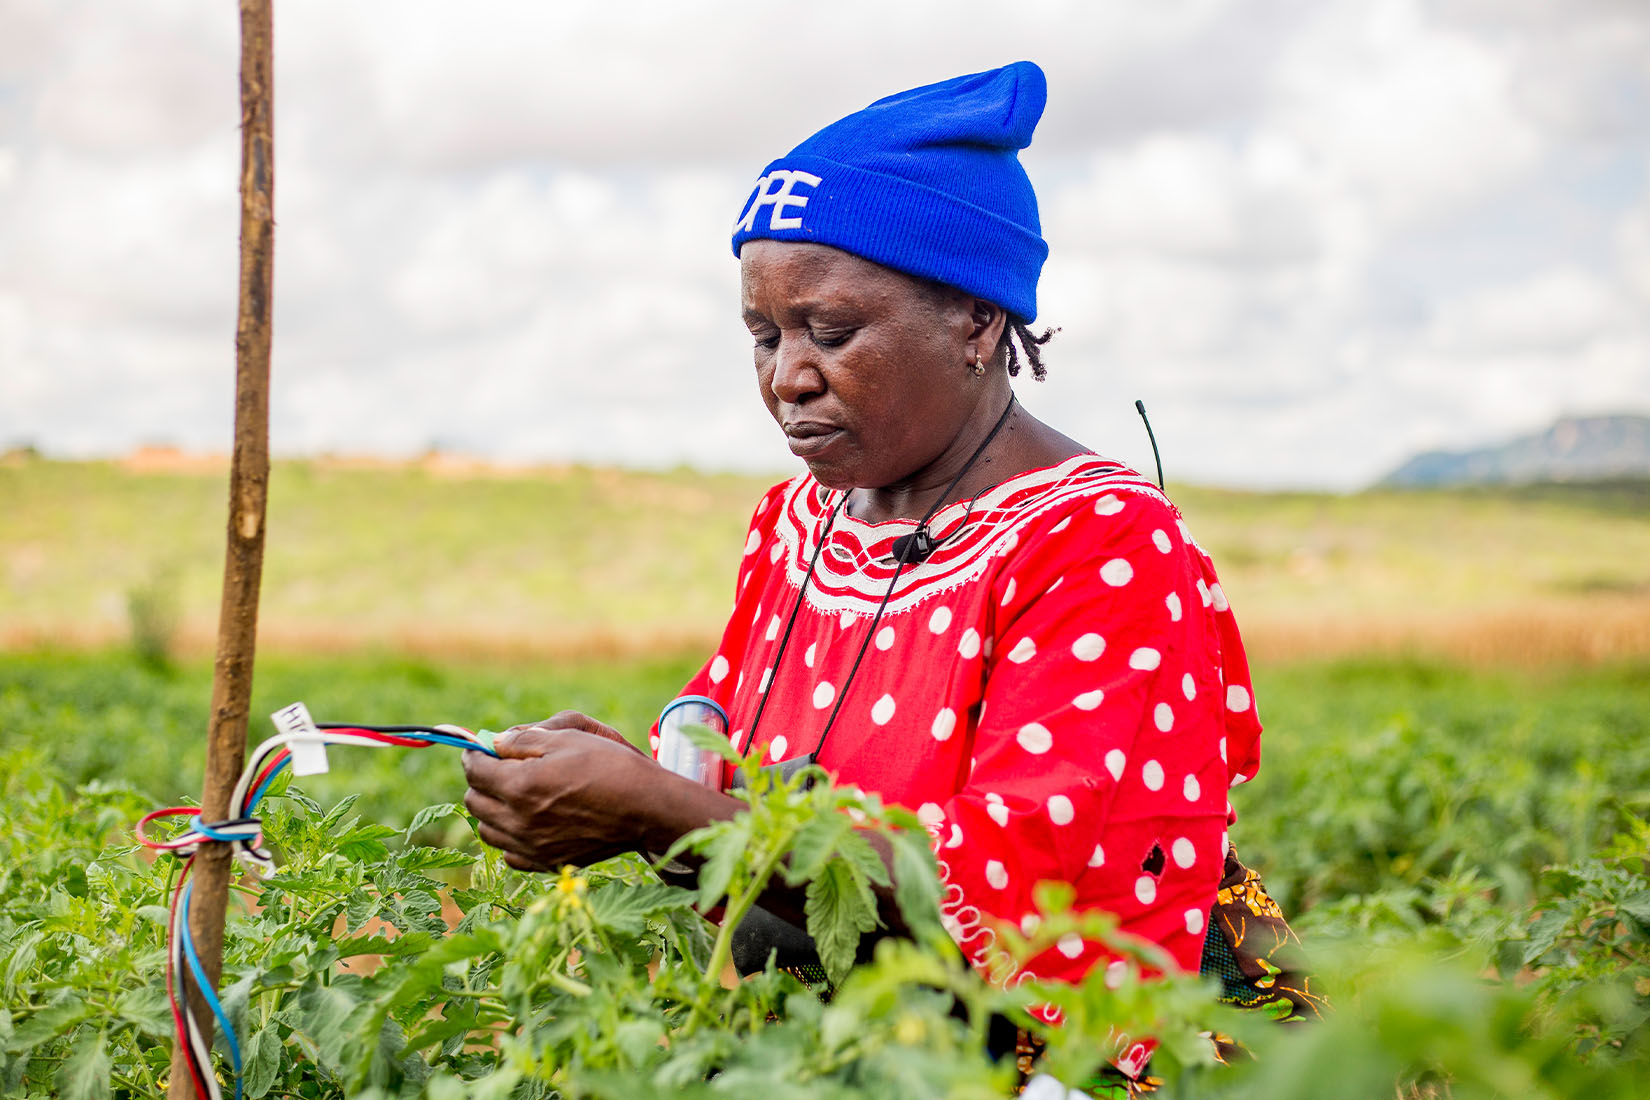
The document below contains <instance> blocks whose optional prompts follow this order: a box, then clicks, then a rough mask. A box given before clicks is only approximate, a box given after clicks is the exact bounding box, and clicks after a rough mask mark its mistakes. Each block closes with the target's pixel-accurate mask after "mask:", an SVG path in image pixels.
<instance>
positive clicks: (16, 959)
mask: <svg viewBox="0 0 1650 1100" xmlns="http://www.w3.org/2000/svg"><path fill="white" fill-rule="evenodd" d="M44 935H45V933H43V932H41V931H40V929H38V928H34V929H30V930H29V931H27V932H25V933H23V935H21V936H19V937H18V938H17V940H16V942H15V943H14V944H13V945H12V949H11V953H10V954H11V957H10V958H8V959H7V960H6V978H5V993H6V1000H7V1001H10V1000H11V999H12V998H13V997H15V996H16V995H17V982H18V979H19V978H21V977H22V976H23V973H24V972H25V971H26V970H28V969H29V968H30V967H32V966H34V958H35V951H36V950H37V949H38V947H39V945H40V940H41V938H42V937H43V936H44Z"/></svg>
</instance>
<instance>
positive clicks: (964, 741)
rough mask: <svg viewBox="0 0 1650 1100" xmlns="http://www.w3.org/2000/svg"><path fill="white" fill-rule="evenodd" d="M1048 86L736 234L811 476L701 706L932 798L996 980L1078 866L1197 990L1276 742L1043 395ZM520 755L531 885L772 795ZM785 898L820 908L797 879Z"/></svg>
mask: <svg viewBox="0 0 1650 1100" xmlns="http://www.w3.org/2000/svg"><path fill="white" fill-rule="evenodd" d="M1045 97H1046V88H1045V84H1044V81H1043V74H1042V72H1041V70H1039V69H1038V68H1037V67H1036V66H1035V65H1032V64H1030V63H1026V62H1021V63H1017V64H1014V65H1010V66H1007V67H1006V68H1003V69H999V70H995V71H993V72H988V73H980V74H975V75H972V76H966V77H960V78H957V79H955V80H950V81H946V82H943V83H940V84H935V85H930V86H927V87H923V88H918V89H915V90H913V91H910V92H906V93H903V94H900V95H896V96H892V97H890V98H888V99H884V100H880V101H878V102H877V103H874V104H872V105H871V106H870V107H868V108H866V109H865V110H863V111H860V112H857V113H855V114H853V115H850V116H848V117H847V118H845V119H842V120H840V121H839V122H836V123H834V124H832V125H831V126H828V127H826V128H825V129H824V130H822V131H820V132H819V133H818V134H815V135H814V136H813V137H811V138H809V139H808V140H807V141H805V142H803V143H802V144H801V145H799V146H797V147H796V149H794V150H792V152H791V153H789V154H787V155H786V156H785V157H782V158H780V159H779V160H777V161H775V162H773V163H772V164H770V165H769V166H768V169H767V170H766V171H765V172H764V174H763V176H762V178H761V179H760V180H759V181H758V183H757V185H756V187H755V189H754V190H753V192H752V195H751V197H750V198H749V199H748V200H747V202H746V205H745V208H744V209H743V210H742V211H741V216H740V218H739V220H738V222H737V223H736V225H735V230H734V236H733V249H734V253H735V255H736V256H738V258H739V262H740V270H741V295H742V306H743V314H744V319H745V323H746V325H747V326H748V327H749V329H750V331H751V334H752V336H753V338H754V340H755V352H754V355H755V363H756V378H757V385H758V390H759V392H760V394H761V396H762V399H763V402H764V403H765V404H766V406H767V409H768V412H769V414H770V415H771V416H772V417H773V418H774V420H775V422H776V423H777V424H778V426H779V427H780V429H781V430H782V431H783V432H784V434H785V436H786V439H787V441H788V442H789V445H790V448H791V450H792V452H793V453H794V454H796V455H797V456H798V457H800V458H801V459H802V460H803V462H804V463H805V464H806V466H807V469H808V472H807V473H806V474H804V475H800V476H798V477H796V478H794V479H792V480H791V481H789V482H786V483H785V484H783V485H780V486H777V487H775V488H774V489H772V490H770V491H769V492H768V493H767V494H766V495H765V496H764V497H763V499H762V500H761V502H760V503H759V504H758V506H757V508H756V512H755V515H754V517H753V519H752V521H751V526H750V531H749V535H748V537H747V539H746V541H745V544H744V556H743V560H742V562H741V565H740V568H739V575H738V581H737V589H736V591H737V597H736V604H735V607H734V610H733V614H732V616H731V618H730V619H729V622H728V626H727V629H726V632H725V634H724V635H723V640H722V644H721V646H720V647H719V648H718V650H717V652H716V653H715V654H714V655H713V656H712V657H711V658H710V660H709V661H707V662H706V664H705V666H704V668H703V669H702V670H701V671H700V673H699V674H698V675H697V676H695V677H694V678H693V679H692V680H691V681H690V682H689V683H688V685H687V687H686V688H685V692H686V693H691V694H700V695H706V696H709V697H711V698H713V699H715V700H716V701H717V702H718V703H719V704H720V705H721V706H722V707H723V708H724V709H725V710H726V711H727V713H728V715H729V717H730V725H731V729H732V731H733V737H734V740H735V742H736V743H737V744H738V745H739V747H740V748H741V749H751V748H757V749H760V750H761V751H762V752H763V754H764V760H767V761H774V762H780V761H786V760H791V759H795V758H798V757H804V756H809V755H812V756H814V757H815V758H816V759H817V761H818V763H819V764H820V765H822V766H823V767H824V768H826V769H827V770H828V771H830V772H831V773H832V774H834V775H835V777H836V778H837V780H838V781H839V782H843V783H853V784H857V785H859V786H860V787H862V788H864V789H866V790H868V791H874V792H877V793H879V794H881V795H882V797H883V798H884V799H885V800H888V801H892V802H898V803H901V804H903V805H906V806H908V807H909V808H911V809H913V810H915V811H916V812H917V814H918V815H919V816H920V817H921V819H922V820H923V821H924V822H925V823H926V824H927V825H928V826H929V828H930V830H931V832H932V835H933V837H934V843H935V850H936V853H937V855H938V858H939V866H940V870H941V873H942V876H943V878H944V886H945V891H946V894H945V899H944V906H943V910H944V916H945V919H946V923H947V927H948V929H949V930H950V932H951V933H952V935H953V937H954V938H955V939H956V940H957V942H958V944H959V945H960V946H961V948H962V950H963V951H964V952H965V954H967V955H968V957H969V958H970V960H971V961H972V962H973V963H974V964H975V965H976V966H977V967H978V968H980V969H981V971H982V972H984V973H985V974H986V975H987V976H988V977H990V978H991V979H992V980H994V981H999V982H1005V981H1010V980H1014V979H1015V978H1016V975H1017V974H1018V973H1019V972H1020V971H1019V970H1018V968H1017V966H1016V964H1015V963H1014V962H1013V960H1011V959H1009V958H1008V957H1007V956H1006V954H1004V953H1002V952H1000V951H998V950H996V949H995V947H994V936H993V935H992V933H991V932H990V929H989V921H990V919H991V918H996V919H999V920H1010V921H1021V920H1023V919H1024V918H1025V917H1026V916H1027V915H1028V914H1030V913H1031V910H1032V901H1031V898H1032V889H1033V887H1034V886H1035V885H1036V884H1037V883H1038V882H1039V881H1042V880H1047V879H1059V880H1064V881H1067V882H1070V883H1072V884H1073V885H1074V886H1075V888H1076V891H1077V904H1078V905H1079V906H1080V907H1090V908H1102V909H1106V910H1110V911H1113V912H1115V913H1117V914H1118V915H1119V916H1120V917H1121V920H1122V927H1123V929H1124V930H1125V931H1127V932H1132V933H1135V934H1138V935H1141V936H1145V937H1146V938H1148V939H1151V940H1153V941H1155V942H1157V943H1159V944H1161V945H1162V946H1163V947H1164V948H1165V949H1166V950H1167V951H1168V952H1169V954H1170V955H1171V956H1172V957H1173V958H1174V960H1175V962H1176V963H1178V964H1179V965H1180V966H1181V967H1182V968H1184V969H1185V970H1188V971H1196V970H1197V969H1198V966H1199V962H1200V957H1201V954H1202V952H1203V948H1204V941H1205V931H1206V922H1207V921H1208V918H1209V914H1210V909H1211V905H1212V904H1213V903H1214V902H1215V899H1216V891H1217V888H1218V887H1219V886H1220V884H1221V879H1222V872H1223V868H1224V866H1225V863H1224V860H1225V857H1226V855H1227V850H1228V845H1227V841H1226V826H1227V823H1228V820H1229V818H1230V809H1229V805H1228V803H1227V801H1226V791H1227V788H1228V787H1229V786H1230V785H1232V784H1234V783H1238V782H1242V781H1243V780H1245V779H1247V778H1249V777H1251V776H1253V774H1254V772H1255V769H1256V767H1257V765H1258V761H1259V733H1260V726H1259V723H1258V722H1257V720H1256V717H1255V710H1254V706H1253V702H1252V696H1251V691H1250V683H1249V672H1248V668H1247V664H1246V660H1245V657H1244V653H1243V648H1242V645H1241V642H1240V641H1239V638H1238V633H1237V629H1236V626H1235V624H1234V622H1233V619H1232V616H1231V613H1230V611H1229V609H1228V607H1227V603H1226V599H1225V597H1224V595H1223V594H1222V592H1221V589H1220V585H1219V582H1218V580H1217V579H1216V576H1215V573H1214V570H1213V568H1212V567H1211V565H1210V563H1209V559H1208V558H1207V557H1206V556H1205V555H1204V553H1203V552H1202V551H1201V550H1200V549H1199V548H1198V547H1197V545H1196V544H1195V543H1194V542H1193V541H1192V540H1191V537H1190V535H1189V533H1188V532H1187V528H1186V526H1185V524H1184V523H1183V522H1182V521H1181V517H1180V514H1179V512H1178V511H1177V510H1176V509H1175V507H1174V506H1173V505H1172V504H1170V503H1169V502H1168V500H1167V499H1166V498H1165V497H1164V496H1163V495H1162V494H1161V493H1160V492H1159V491H1158V490H1157V488H1156V487H1155V486H1154V485H1152V484H1151V483H1150V482H1148V481H1146V480H1145V479H1143V478H1141V477H1140V476H1138V475H1137V474H1135V473H1133V472H1132V471H1130V470H1127V469H1125V468H1124V467H1122V466H1120V465H1118V464H1116V463H1114V462H1111V461H1108V460H1106V459H1103V458H1100V457H1098V456H1097V455H1095V454H1093V453H1091V452H1090V451H1089V450H1088V449H1087V448H1085V447H1084V446H1082V445H1081V444H1079V443H1076V442H1074V441H1073V440H1071V439H1069V438H1067V437H1066V436H1064V435H1062V434H1061V433H1060V432H1058V431H1056V430H1055V429H1053V428H1051V427H1049V426H1048V425H1046V424H1043V423H1042V422H1041V421H1039V420H1037V419H1036V418H1035V417H1033V416H1032V415H1031V414H1030V413H1028V412H1027V411H1026V410H1025V409H1024V408H1023V407H1022V406H1021V405H1020V404H1019V403H1018V402H1017V401H1016V400H1015V398H1014V393H1013V387H1012V384H1011V378H1012V377H1014V376H1016V375H1017V374H1018V373H1019V366H1020V362H1021V360H1022V359H1023V360H1025V361H1027V362H1029V364H1030V366H1031V370H1032V373H1033V375H1034V376H1035V377H1039V378H1040V377H1041V376H1042V374H1043V366H1042V362H1041V355H1040V351H1039V347H1040V345H1041V343H1042V342H1043V341H1044V340H1046V339H1047V335H1045V336H1043V337H1041V338H1038V337H1034V336H1032V334H1031V333H1030V331H1029V329H1027V327H1026V325H1027V324H1028V323H1029V322H1030V321H1032V320H1033V319H1034V318H1035V316H1036V312H1037V309H1036V286H1037V278H1038V274H1039V272H1040V270H1041V267H1042V263H1043V260H1044V258H1045V256H1046V255H1047V246H1046V245H1045V244H1044V242H1043V240H1042V238H1041V236H1040V228H1039V221H1038V216H1037V203H1036V197H1035V195H1034V194H1033V192H1032V188H1031V184H1030V181H1029V180H1028V179H1027V177H1026V175H1025V172H1024V170H1023V169H1022V168H1021V166H1020V163H1019V160H1018V156H1017V153H1018V150H1019V149H1022V148H1024V147H1025V146H1026V145H1028V144H1029V143H1030V141H1031V135H1032V131H1033V129H1034V128H1035V126H1036V124H1037V121H1038V119H1039V117H1040V116H1041V114H1042V110H1043V104H1044V100H1045ZM500 748H501V752H502V753H503V754H504V756H505V759H504V760H502V761H498V762H494V761H489V760H486V759H483V758H481V757H479V756H478V754H474V753H472V754H468V758H467V761H466V768H467V770H468V774H469V776H470V780H471V785H472V788H473V789H472V790H471V792H470V795H469V799H468V804H469V806H470V808H471V809H472V811H473V812H474V813H475V814H476V815H477V817H478V818H480V820H481V823H482V824H481V835H482V837H483V838H484V839H485V840H487V841H488V842H489V843H492V844H495V845H497V846H498V847H500V848H502V849H504V850H505V852H506V853H507V856H506V858H507V859H508V861H509V862H510V863H511V864H512V865H514V866H517V867H522V868H552V867H557V866H560V865H562V864H564V863H576V864H582V863H588V862H590V861H593V860H597V859H601V858H604V857H606V856H611V855H614V854H616V853H619V852H622V851H628V850H640V851H654V852H659V851H664V850H665V849H666V848H668V847H669V846H670V844H671V843H672V842H673V841H674V840H676V839H677V838H678V837H679V836H681V835H682V834H683V833H684V832H687V831H689V830H691V829H693V828H696V827H698V826H701V825H704V824H706V823H707V822H709V821H711V820H715V819H719V818H725V817H729V816H731V815H732V814H734V813H735V812H736V811H737V810H738V809H739V808H740V806H741V805H742V804H741V803H739V802H738V801H736V800H734V799H733V798H731V797H729V796H727V795H725V794H721V793H719V792H716V791H710V790H707V789H705V788H703V787H701V786H699V785H697V784H695V783H692V782H689V781H687V780H684V779H680V778H678V777H676V776H674V775H671V774H669V773H667V772H665V771H663V769H661V768H659V767H658V766H657V765H656V764H654V763H653V762H651V761H650V760H648V759H647V758H645V757H643V756H642V755H641V754H638V753H635V752H633V751H632V750H630V749H629V748H628V747H627V746H626V744H625V742H624V740H623V738H622V737H621V736H620V735H619V734H618V733H617V732H615V731H613V730H611V729H609V728H608V727H606V726H604V725H602V724H601V723H599V722H596V721H595V720H594V719H591V718H589V717H587V716H585V715H580V714H573V713H565V714H561V715H557V716H556V717H555V718H552V719H550V720H548V721H546V722H543V723H540V724H538V725H536V726H533V727H530V728H525V729H523V730H521V731H520V732H518V733H517V734H516V735H515V736H514V737H513V738H512V739H510V740H509V741H507V742H505V743H504V744H502V745H501V746H500ZM655 749H657V739H656V738H655ZM885 900H887V899H885ZM764 903H765V904H766V905H767V907H768V908H769V909H771V910H773V911H774V912H776V913H778V914H779V915H780V916H781V917H786V918H788V919H790V920H792V921H794V922H796V923H801V916H800V914H801V911H802V898H801V896H800V891H795V892H794V893H787V892H786V890H785V888H783V887H782V886H781V887H776V888H775V889H774V891H773V892H772V893H771V894H770V895H768V896H766V897H765V898H764ZM884 915H885V918H886V920H887V922H888V923H889V924H890V925H893V926H894V927H896V928H897V927H898V925H897V919H896V913H895V910H894V908H893V906H892V905H891V904H889V905H886V906H885V907H884ZM1106 958H1107V956H1106V955H1105V954H1104V952H1103V950H1102V948H1101V947H1100V945H1098V944H1092V943H1083V942H1069V943H1067V942H1062V944H1061V945H1060V948H1059V950H1057V951H1051V952H1049V953H1048V955H1047V956H1046V957H1043V958H1039V959H1036V960H1033V961H1032V963H1031V965H1030V968H1029V969H1031V970H1032V971H1034V972H1035V973H1036V975H1037V976H1038V977H1040V978H1044V979H1053V980H1076V979H1079V978H1080V977H1082V976H1083V975H1084V974H1085V973H1086V972H1088V971H1089V970H1090V969H1091V968H1092V967H1094V966H1095V965H1097V964H1101V963H1103V962H1104V961H1105V960H1106ZM755 961H756V962H757V963H758V964H759V963H760V959H758V960H755ZM1145 1056H1146V1051H1145V1049H1144V1048H1143V1047H1140V1048H1138V1049H1137V1050H1134V1051H1130V1052H1129V1053H1128V1054H1126V1055H1125V1057H1124V1058H1123V1059H1120V1064H1121V1068H1123V1069H1124V1070H1125V1071H1130V1072H1137V1071H1138V1070H1139V1068H1140V1064H1141V1063H1143V1062H1144V1059H1145Z"/></svg>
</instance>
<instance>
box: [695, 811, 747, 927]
mask: <svg viewBox="0 0 1650 1100" xmlns="http://www.w3.org/2000/svg"><path fill="white" fill-rule="evenodd" d="M742 816H743V815H742ZM740 826H741V818H735V819H734V820H733V821H728V822H722V823H720V824H717V825H713V826H711V829H712V830H714V835H713V836H712V837H711V839H710V841H709V843H708V844H706V846H705V847H704V848H703V849H702V850H703V852H704V856H705V864H704V866H703V867H701V868H699V908H701V909H708V908H710V907H711V906H712V905H715V904H716V903H717V902H719V901H721V900H722V897H723V896H724V895H725V894H726V893H727V892H728V883H729V882H731V881H732V880H733V872H734V869H735V868H736V867H737V866H738V865H739V859H740V857H741V856H743V855H744V854H745V850H746V847H747V844H748V842H749V840H750V827H749V825H748V824H746V825H745V826H744V827H743V828H741V827H740Z"/></svg>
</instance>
